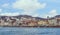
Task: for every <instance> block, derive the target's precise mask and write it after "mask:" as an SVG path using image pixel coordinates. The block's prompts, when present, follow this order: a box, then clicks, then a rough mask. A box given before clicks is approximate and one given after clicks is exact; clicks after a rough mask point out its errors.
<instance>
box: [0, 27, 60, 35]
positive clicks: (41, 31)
mask: <svg viewBox="0 0 60 35" xmlns="http://www.w3.org/2000/svg"><path fill="white" fill-rule="evenodd" d="M0 35H60V28H27V27H26V28H24V27H0Z"/></svg>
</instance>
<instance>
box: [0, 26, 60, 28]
mask: <svg viewBox="0 0 60 35" xmlns="http://www.w3.org/2000/svg"><path fill="white" fill-rule="evenodd" d="M0 27H24V28H60V26H0Z"/></svg>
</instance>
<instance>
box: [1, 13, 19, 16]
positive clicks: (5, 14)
mask: <svg viewBox="0 0 60 35" xmlns="http://www.w3.org/2000/svg"><path fill="white" fill-rule="evenodd" d="M19 14H20V13H1V14H0V16H17V15H19Z"/></svg>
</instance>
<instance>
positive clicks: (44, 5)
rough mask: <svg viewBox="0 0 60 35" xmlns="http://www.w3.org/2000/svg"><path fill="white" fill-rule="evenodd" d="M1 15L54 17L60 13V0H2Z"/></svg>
mask: <svg viewBox="0 0 60 35" xmlns="http://www.w3.org/2000/svg"><path fill="white" fill-rule="evenodd" d="M0 15H6V16H16V15H31V16H34V17H44V18H46V17H47V16H50V17H53V16H55V15H60V0H0Z"/></svg>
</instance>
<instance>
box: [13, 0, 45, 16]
mask: <svg viewBox="0 0 60 35" xmlns="http://www.w3.org/2000/svg"><path fill="white" fill-rule="evenodd" d="M45 7H46V3H40V2H38V0H18V1H16V2H14V3H13V8H16V9H22V10H24V12H22V14H26V15H32V14H33V13H35V12H36V10H37V9H43V8H45ZM34 15H35V14H33V15H32V16H34Z"/></svg>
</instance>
